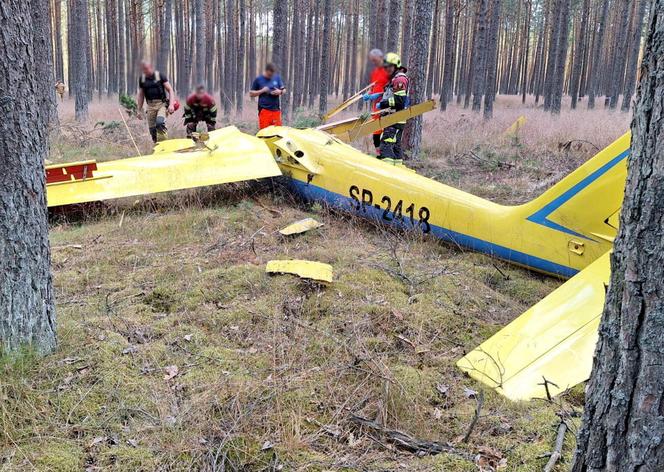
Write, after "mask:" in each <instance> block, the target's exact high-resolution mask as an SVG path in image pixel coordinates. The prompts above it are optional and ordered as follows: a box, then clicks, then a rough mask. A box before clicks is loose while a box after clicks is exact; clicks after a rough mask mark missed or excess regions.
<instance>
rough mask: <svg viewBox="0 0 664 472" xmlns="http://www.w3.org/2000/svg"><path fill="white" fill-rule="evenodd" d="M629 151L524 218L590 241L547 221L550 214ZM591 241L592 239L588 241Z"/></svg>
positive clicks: (627, 151)
mask: <svg viewBox="0 0 664 472" xmlns="http://www.w3.org/2000/svg"><path fill="white" fill-rule="evenodd" d="M629 151H630V150H629V149H627V150H626V151H623V152H621V153H620V154H618V155H617V156H616V157H614V158H613V159H611V160H610V161H609V162H607V163H606V164H604V165H603V166H602V167H600V168H599V169H597V170H596V171H595V172H593V173H592V174H590V175H589V176H588V177H586V178H585V179H582V180H581V181H580V182H579V183H577V184H576V185H573V186H572V187H570V188H569V189H568V190H566V191H565V192H563V194H562V195H560V196H559V197H557V198H554V199H553V200H551V201H550V202H549V203H547V204H546V205H544V206H543V207H542V208H541V209H540V210H537V211H536V212H535V213H533V214H532V215H530V216H529V217H528V218H526V219H527V220H528V221H531V222H533V223H537V224H539V225H542V226H546V227H547V228H551V229H555V230H557V231H562V232H563V233H567V234H571V235H573V236H578V237H581V238H584V239H590V238H588V237H587V236H584V235H583V234H581V233H577V232H576V231H574V230H571V229H569V228H566V227H564V226H563V225H560V224H558V223H556V222H555V221H551V220H550V219H549V216H550V215H551V213H553V212H554V211H556V210H557V209H558V208H560V207H561V206H563V205H564V204H565V203H567V202H568V201H569V200H571V199H572V198H574V196H576V195H577V194H579V193H580V192H581V191H583V190H584V189H585V188H587V187H588V186H590V185H591V184H592V183H593V182H595V180H597V179H599V178H600V177H601V176H603V175H604V174H606V173H607V172H608V171H609V170H611V169H612V168H613V167H615V166H616V165H617V164H618V163H619V162H621V161H622V160H623V159H625V158H626V157H627V156H628V155H629ZM590 240H591V241H592V239H590Z"/></svg>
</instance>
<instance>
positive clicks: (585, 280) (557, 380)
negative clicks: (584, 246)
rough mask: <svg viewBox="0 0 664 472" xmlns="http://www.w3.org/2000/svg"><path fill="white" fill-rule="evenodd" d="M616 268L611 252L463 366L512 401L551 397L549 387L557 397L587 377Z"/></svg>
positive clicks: (464, 360)
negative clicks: (612, 264) (608, 285)
mask: <svg viewBox="0 0 664 472" xmlns="http://www.w3.org/2000/svg"><path fill="white" fill-rule="evenodd" d="M610 271H611V268H610V252H607V253H606V254H604V255H603V256H602V257H600V258H599V259H598V260H597V261H595V262H593V263H592V264H591V265H589V266H588V267H587V268H586V269H584V270H582V271H581V272H579V273H578V274H577V275H576V276H574V277H573V278H571V279H570V280H568V281H567V282H566V283H565V284H563V285H562V286H560V287H559V288H558V289H557V290H555V291H554V292H552V293H551V294H550V295H549V296H547V297H546V298H544V299H543V300H542V301H540V302H539V303H537V304H536V305H535V306H533V307H532V308H530V309H529V310H528V311H526V312H525V313H524V314H523V315H521V316H520V317H519V318H517V319H516V320H514V321H513V322H512V323H510V324H509V325H507V326H506V327H505V328H503V329H501V330H500V331H499V332H498V333H496V334H495V335H494V336H493V337H491V338H490V339H488V340H487V341H486V342H484V343H482V345H480V346H479V347H478V348H477V349H475V350H474V351H472V352H470V353H468V354H467V355H466V356H465V357H463V358H462V359H460V360H459V361H458V362H457V366H458V367H459V368H460V369H462V370H463V371H465V372H467V373H468V374H469V375H470V376H471V377H473V378H475V379H477V380H479V381H480V382H483V383H485V384H487V385H489V386H490V387H491V388H495V389H496V390H497V391H498V392H499V393H501V394H503V395H505V396H506V397H508V398H510V399H512V400H529V399H532V398H546V397H547V388H548V392H549V394H550V395H552V396H553V395H557V394H559V393H561V392H563V391H565V390H567V389H568V388H570V387H573V386H574V385H576V384H578V383H581V382H583V381H585V380H587V379H588V377H589V376H590V371H591V369H592V362H593V355H594V352H595V344H596V343H597V330H598V328H599V322H600V318H601V315H602V310H603V309H604V299H605V295H606V284H608V281H609V276H610ZM545 379H546V380H545ZM545 383H546V384H547V386H546V387H545V385H544V384H545Z"/></svg>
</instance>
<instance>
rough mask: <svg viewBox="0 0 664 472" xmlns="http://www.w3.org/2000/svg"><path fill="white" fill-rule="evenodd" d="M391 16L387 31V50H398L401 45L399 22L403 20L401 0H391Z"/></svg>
mask: <svg viewBox="0 0 664 472" xmlns="http://www.w3.org/2000/svg"><path fill="white" fill-rule="evenodd" d="M406 1H408V0H406ZM389 2H390V7H389V8H390V9H389V18H388V28H389V30H388V33H387V50H388V51H397V50H398V47H399V34H400V31H399V23H400V20H401V0H389Z"/></svg>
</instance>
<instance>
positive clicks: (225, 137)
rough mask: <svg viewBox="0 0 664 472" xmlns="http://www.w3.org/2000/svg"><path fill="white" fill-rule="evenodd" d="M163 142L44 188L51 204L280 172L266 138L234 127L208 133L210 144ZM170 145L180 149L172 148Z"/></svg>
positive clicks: (133, 194) (172, 188)
mask: <svg viewBox="0 0 664 472" xmlns="http://www.w3.org/2000/svg"><path fill="white" fill-rule="evenodd" d="M185 141H186V140H181V139H178V140H174V142H173V143H170V144H169V142H165V143H162V144H161V145H160V147H158V149H159V150H160V152H159V153H157V154H153V155H149V156H140V157H133V158H129V159H120V160H117V161H109V162H99V163H96V169H95V170H94V171H93V173H92V175H89V174H87V175H84V176H82V178H79V179H77V180H72V181H70V182H59V183H54V184H49V185H47V187H46V192H47V198H48V206H49V207H55V206H60V205H71V204H75V203H84V202H93V201H100V200H109V199H114V198H122V197H131V196H136V195H147V194H152V193H159V192H168V191H171V190H181V189H187V188H195V187H204V186H208V185H219V184H225V183H230V182H241V181H245V180H253V179H260V178H264V177H272V176H277V175H281V171H280V170H279V167H278V166H277V164H276V163H275V161H274V158H273V157H272V153H271V152H270V150H269V148H268V147H267V145H266V144H265V142H264V141H263V140H262V139H258V138H256V137H254V136H250V135H247V134H244V133H242V132H240V131H239V130H238V129H237V128H235V127H234V126H230V127H227V128H223V129H219V130H216V131H213V132H212V133H210V139H209V141H208V142H207V143H206V144H207V146H208V147H209V149H208V148H205V147H203V148H196V147H190V146H189V147H188V148H187V149H183V148H182V147H183V146H185V144H186V142H185ZM168 149H178V151H176V152H168Z"/></svg>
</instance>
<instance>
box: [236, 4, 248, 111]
mask: <svg viewBox="0 0 664 472" xmlns="http://www.w3.org/2000/svg"><path fill="white" fill-rule="evenodd" d="M245 17H246V11H245V5H244V0H238V19H239V20H240V24H239V32H238V35H237V39H238V44H237V48H236V50H237V56H236V57H237V59H236V64H235V103H236V110H237V111H238V113H241V112H242V108H243V100H242V98H243V95H244V93H243V92H244V63H245V42H246V34H245V28H246V26H247V25H246V20H245Z"/></svg>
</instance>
